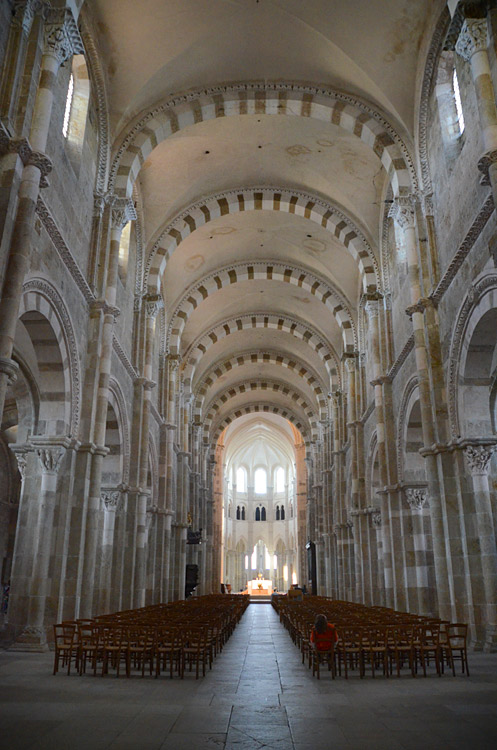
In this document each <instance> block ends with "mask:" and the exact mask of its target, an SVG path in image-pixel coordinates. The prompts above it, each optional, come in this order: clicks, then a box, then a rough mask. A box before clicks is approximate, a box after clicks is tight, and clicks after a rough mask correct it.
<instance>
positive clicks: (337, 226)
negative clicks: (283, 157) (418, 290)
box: [145, 187, 380, 292]
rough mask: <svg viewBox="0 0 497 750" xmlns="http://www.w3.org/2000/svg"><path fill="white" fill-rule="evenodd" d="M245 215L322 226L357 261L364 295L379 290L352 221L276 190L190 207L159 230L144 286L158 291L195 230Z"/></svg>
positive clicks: (368, 252)
mask: <svg viewBox="0 0 497 750" xmlns="http://www.w3.org/2000/svg"><path fill="white" fill-rule="evenodd" d="M244 211H281V212H283V213H289V214H295V215H296V216H302V217H303V218H305V219H308V220H309V221H313V222H315V223H316V224H319V226H321V227H324V228H325V229H327V230H328V231H329V232H331V234H332V235H333V236H334V237H335V238H336V239H338V241H339V242H340V243H341V244H342V245H343V246H344V247H345V248H346V249H347V250H348V251H349V253H350V254H351V255H352V257H353V258H354V260H355V262H356V263H357V265H358V267H359V270H360V272H361V275H362V284H363V289H364V292H373V291H375V290H376V288H377V285H378V283H379V279H380V272H379V268H378V263H377V260H376V258H375V255H374V253H373V250H372V248H371V246H370V245H369V243H368V241H367V240H366V238H365V237H364V235H363V233H362V232H361V230H360V229H359V228H358V227H357V226H356V225H355V224H354V223H353V222H352V220H351V219H349V218H348V217H347V216H345V214H344V213H342V212H341V211H340V210H338V209H337V208H335V207H334V206H333V205H331V204H329V203H327V202H326V201H324V200H322V199H321V198H319V197H317V196H314V195H311V194H310V193H303V192H300V191H289V190H284V189H282V188H277V187H260V188H250V189H240V190H232V191H230V192H226V193H221V194H219V195H215V196H212V197H210V198H206V199H205V200H202V201H200V202H197V203H195V204H193V205H192V206H190V207H189V208H188V209H187V210H186V211H184V212H183V213H182V214H180V215H179V216H177V217H176V218H175V219H174V221H173V222H171V223H170V224H168V225H167V226H166V227H165V228H164V229H161V230H160V232H159V235H158V237H157V239H156V240H155V242H154V244H153V246H152V248H151V250H150V252H149V253H148V257H147V263H146V270H145V283H146V284H148V285H149V287H150V289H153V290H156V289H158V287H159V284H160V279H161V277H162V275H163V274H164V271H165V269H166V265H167V262H168V260H169V258H170V257H171V255H172V253H173V252H174V251H175V250H176V248H177V247H178V246H179V245H180V243H181V242H183V240H184V239H186V238H187V237H188V236H189V235H190V234H191V233H192V232H194V231H195V230H196V229H198V228H199V227H201V226H204V225H205V224H207V223H208V222H210V221H212V220H213V219H217V218H219V217H220V216H226V215H229V214H237V213H242V212H244Z"/></svg>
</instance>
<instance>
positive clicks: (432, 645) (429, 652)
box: [414, 623, 442, 677]
mask: <svg viewBox="0 0 497 750" xmlns="http://www.w3.org/2000/svg"><path fill="white" fill-rule="evenodd" d="M417 630H418V636H417V638H416V639H415V642H414V651H415V654H416V657H417V659H416V667H417V662H418V661H419V662H420V663H421V666H422V668H423V676H424V677H426V666H427V665H429V663H430V657H431V656H433V657H434V659H435V667H436V670H437V675H438V676H439V677H441V676H442V671H441V667H440V625H439V624H438V623H431V624H427V625H426V624H425V625H419V626H418V627H417Z"/></svg>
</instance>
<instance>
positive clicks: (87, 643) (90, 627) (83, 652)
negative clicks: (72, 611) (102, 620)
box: [78, 623, 99, 675]
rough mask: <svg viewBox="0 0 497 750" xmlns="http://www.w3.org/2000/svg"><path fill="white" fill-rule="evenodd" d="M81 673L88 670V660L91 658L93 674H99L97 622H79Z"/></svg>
mask: <svg viewBox="0 0 497 750" xmlns="http://www.w3.org/2000/svg"><path fill="white" fill-rule="evenodd" d="M78 649H79V674H80V675H82V674H83V672H86V662H87V660H88V659H90V660H91V664H92V666H93V674H94V675H96V674H97V659H98V655H99V650H98V627H97V625H95V624H91V623H88V624H86V623H85V624H78Z"/></svg>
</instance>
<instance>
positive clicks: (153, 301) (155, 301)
mask: <svg viewBox="0 0 497 750" xmlns="http://www.w3.org/2000/svg"><path fill="white" fill-rule="evenodd" d="M143 301H144V302H145V314H146V316H147V319H154V318H156V317H157V315H158V314H159V312H160V311H161V310H162V308H163V307H164V302H163V300H162V297H161V295H160V294H147V295H145V297H144V298H143Z"/></svg>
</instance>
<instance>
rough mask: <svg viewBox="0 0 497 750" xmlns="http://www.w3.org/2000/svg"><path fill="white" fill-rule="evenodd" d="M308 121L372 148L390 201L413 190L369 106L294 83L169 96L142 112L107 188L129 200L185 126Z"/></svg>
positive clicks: (400, 150) (404, 153)
mask: <svg viewBox="0 0 497 750" xmlns="http://www.w3.org/2000/svg"><path fill="white" fill-rule="evenodd" d="M254 114H255V115H280V116H289V117H308V118H311V119H313V120H318V121H320V122H324V123H330V124H332V125H335V126H337V127H339V128H342V129H343V130H344V131H345V132H346V133H349V134H351V135H354V136H356V137H357V138H359V139H360V140H361V141H362V142H363V143H365V144H366V145H367V146H369V147H370V148H371V150H372V151H373V152H374V154H375V155H376V156H377V158H378V159H379V161H380V162H381V164H382V166H383V167H384V169H385V171H386V173H387V174H388V175H389V179H390V182H391V185H392V191H393V194H394V197H395V196H397V195H399V194H400V193H401V192H402V190H403V189H404V190H405V191H406V192H412V190H414V189H416V187H417V180H416V174H415V168H414V166H413V161H412V158H411V156H410V154H409V151H408V149H407V146H406V145H405V144H404V143H403V141H402V139H401V138H400V136H399V135H398V133H396V131H395V130H394V128H393V127H392V126H391V125H390V124H389V123H388V122H387V120H386V119H385V118H384V117H383V115H381V114H380V113H379V112H377V111H376V110H375V109H374V108H373V107H372V106H371V105H370V104H367V103H365V102H362V101H360V100H359V99H357V98H355V97H353V96H351V95H350V94H346V93H344V92H339V91H334V90H332V89H327V88H324V87H320V88H316V87H312V86H305V85H299V84H296V83H292V82H279V83H262V82H246V83H240V84H226V85H221V86H216V87H213V88H209V89H202V90H200V91H194V92H189V93H188V94H184V95H180V96H176V97H171V98H169V99H167V100H166V101H164V102H162V103H161V104H158V105H157V106H156V107H154V108H153V109H151V110H149V111H147V112H145V113H143V114H142V115H141V116H140V117H139V118H138V119H137V120H136V121H135V123H134V124H133V125H132V126H131V128H130V129H129V130H128V131H127V133H126V135H125V136H124V137H123V138H122V140H121V142H120V145H119V147H118V148H117V151H116V154H115V157H114V159H113V163H112V167H111V170H110V178H109V182H110V187H111V188H113V189H114V192H115V193H116V194H118V195H121V196H127V197H131V194H132V190H133V185H134V182H135V180H136V178H137V175H138V173H139V171H140V169H141V167H142V165H143V163H144V162H145V160H146V159H147V158H148V156H149V155H150V154H151V152H152V151H153V150H154V148H156V147H157V146H158V145H159V144H160V143H162V141H164V140H166V138H169V137H170V136H171V135H173V134H174V133H177V132H178V131H180V130H182V129H183V128H186V127H190V126H191V125H195V124H198V123H201V122H204V121H207V120H214V119H217V118H219V117H238V116H241V115H254Z"/></svg>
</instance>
